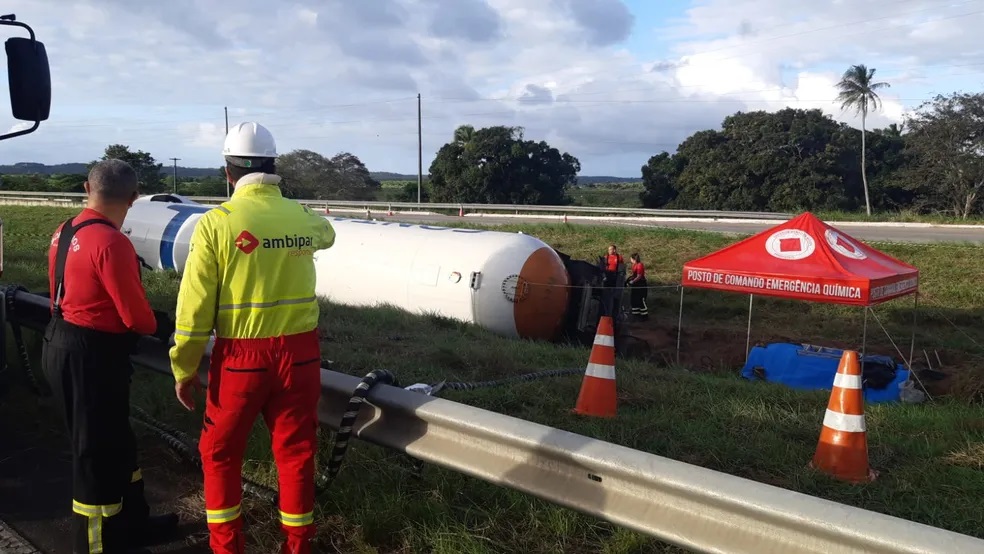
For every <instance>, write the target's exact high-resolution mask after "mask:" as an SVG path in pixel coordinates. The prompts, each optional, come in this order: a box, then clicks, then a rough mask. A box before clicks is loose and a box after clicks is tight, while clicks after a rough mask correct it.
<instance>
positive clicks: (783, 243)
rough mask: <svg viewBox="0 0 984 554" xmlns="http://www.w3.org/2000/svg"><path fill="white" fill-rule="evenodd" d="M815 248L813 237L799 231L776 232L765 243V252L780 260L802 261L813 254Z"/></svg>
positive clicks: (785, 230) (784, 230)
mask: <svg viewBox="0 0 984 554" xmlns="http://www.w3.org/2000/svg"><path fill="white" fill-rule="evenodd" d="M816 247H817V244H816V242H815V241H814V240H813V237H811V236H810V235H808V234H807V233H806V232H805V231H800V230H799V229H783V230H782V231H776V232H775V233H772V236H770V237H769V238H768V240H766V241H765V250H766V251H767V252H768V253H769V254H771V255H772V256H773V257H775V258H779V259H781V260H802V259H803V258H806V257H808V256H809V255H810V254H813V251H814V250H815V249H816Z"/></svg>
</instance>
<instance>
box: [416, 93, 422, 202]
mask: <svg viewBox="0 0 984 554" xmlns="http://www.w3.org/2000/svg"><path fill="white" fill-rule="evenodd" d="M423 184H424V145H423V132H422V131H421V128H420V93H419V92H418V93H417V204H420V189H421V187H422V186H423Z"/></svg>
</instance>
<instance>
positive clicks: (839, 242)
mask: <svg viewBox="0 0 984 554" xmlns="http://www.w3.org/2000/svg"><path fill="white" fill-rule="evenodd" d="M823 237H824V238H825V239H827V244H829V245H830V247H831V248H833V249H834V250H836V251H837V252H839V253H841V254H843V255H845V256H847V257H848V258H854V259H855V260H863V259H865V258H867V257H868V256H867V254H865V253H864V251H863V250H861V247H860V246H858V245H857V244H854V242H852V241H850V240H848V239H847V237H845V236H844V235H842V234H840V233H838V232H837V231H834V230H833V229H827V230H826V231H825V232H824V234H823Z"/></svg>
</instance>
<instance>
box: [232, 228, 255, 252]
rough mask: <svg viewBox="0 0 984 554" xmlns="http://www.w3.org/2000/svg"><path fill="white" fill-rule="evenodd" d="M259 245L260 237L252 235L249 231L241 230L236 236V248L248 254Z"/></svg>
mask: <svg viewBox="0 0 984 554" xmlns="http://www.w3.org/2000/svg"><path fill="white" fill-rule="evenodd" d="M259 245H260V239H258V238H256V237H254V236H253V233H250V232H249V231H243V232H242V233H239V236H238V237H236V248H238V249H240V250H241V251H242V252H243V253H244V254H249V253H251V252H252V251H253V250H256V248H257V247H258V246H259Z"/></svg>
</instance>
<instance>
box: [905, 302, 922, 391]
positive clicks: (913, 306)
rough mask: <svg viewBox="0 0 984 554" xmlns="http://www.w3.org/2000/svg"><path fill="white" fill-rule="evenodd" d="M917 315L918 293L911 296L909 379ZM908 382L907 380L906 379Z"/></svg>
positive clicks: (913, 353) (914, 345)
mask: <svg viewBox="0 0 984 554" xmlns="http://www.w3.org/2000/svg"><path fill="white" fill-rule="evenodd" d="M918 315H919V291H916V293H915V294H914V295H912V340H911V342H910V343H909V364H908V365H909V379H912V357H913V356H914V355H915V352H916V321H917V320H916V317H918ZM907 380H908V379H907Z"/></svg>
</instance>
